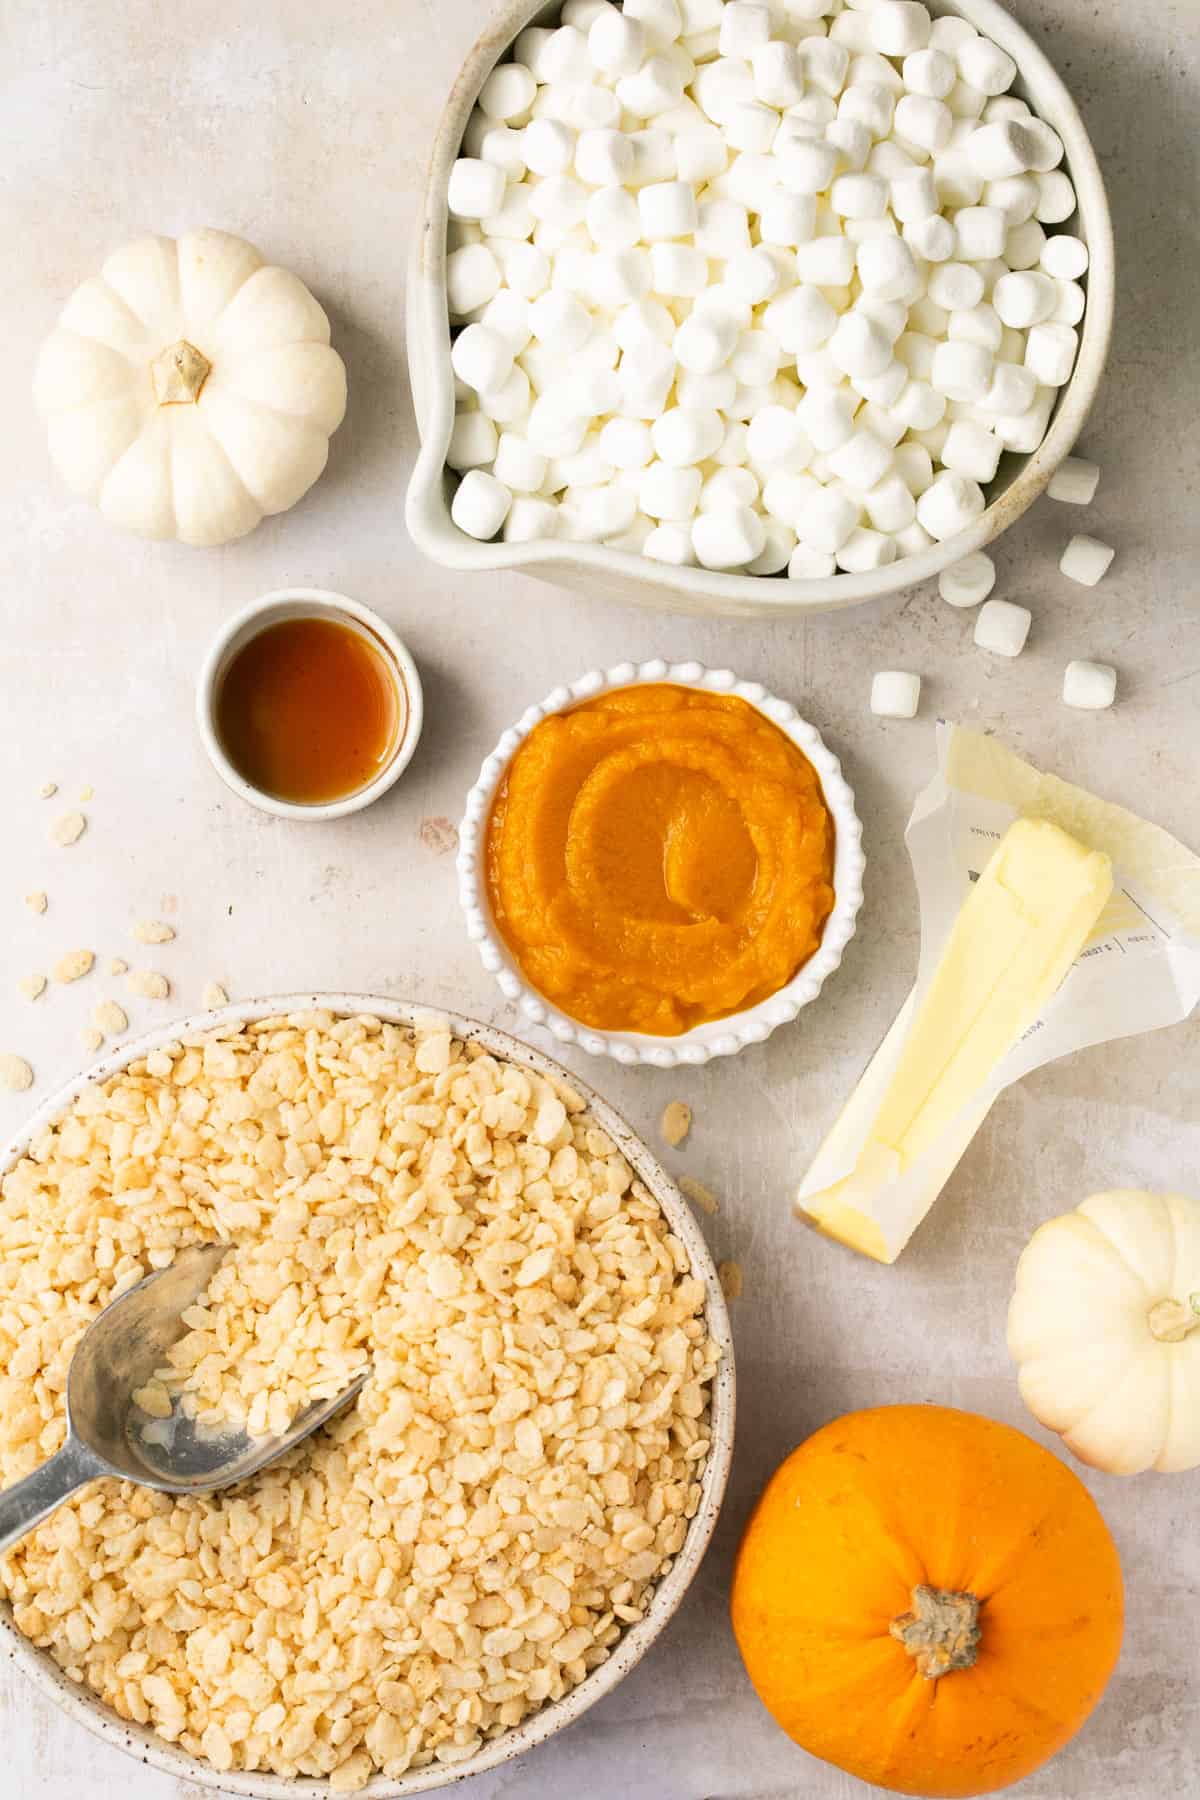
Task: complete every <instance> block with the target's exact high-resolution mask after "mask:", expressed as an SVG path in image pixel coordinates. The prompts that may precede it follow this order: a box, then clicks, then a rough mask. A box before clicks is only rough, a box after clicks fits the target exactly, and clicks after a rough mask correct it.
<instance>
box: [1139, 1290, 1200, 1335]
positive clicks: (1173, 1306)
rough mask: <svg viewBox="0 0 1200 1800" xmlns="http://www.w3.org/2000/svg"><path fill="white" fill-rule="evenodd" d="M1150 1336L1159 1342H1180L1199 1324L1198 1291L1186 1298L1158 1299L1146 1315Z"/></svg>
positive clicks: (1199, 1306) (1199, 1303)
mask: <svg viewBox="0 0 1200 1800" xmlns="http://www.w3.org/2000/svg"><path fill="white" fill-rule="evenodd" d="M1147 1323H1148V1324H1149V1326H1150V1335H1151V1337H1156V1338H1157V1339H1158V1341H1159V1343H1160V1344H1181V1343H1182V1342H1183V1340H1184V1338H1185V1337H1186V1336H1187V1335H1188V1332H1189V1331H1195V1330H1196V1328H1197V1327H1198V1326H1200V1293H1195V1294H1189V1295H1188V1297H1187V1299H1186V1300H1160V1301H1159V1302H1158V1304H1157V1306H1152V1307H1151V1308H1150V1312H1149V1315H1148V1317H1147Z"/></svg>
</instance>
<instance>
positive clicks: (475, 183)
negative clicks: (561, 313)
mask: <svg viewBox="0 0 1200 1800" xmlns="http://www.w3.org/2000/svg"><path fill="white" fill-rule="evenodd" d="M503 198H504V170H503V169H498V168H497V167H496V165H495V164H494V163H486V162H481V161H480V160H479V158H478V157H474V156H460V157H459V159H458V161H457V162H456V163H454V164H453V166H452V167H451V170H450V178H449V180H448V182H447V183H446V206H447V209H448V211H449V213H450V216H451V218H453V219H486V218H487V216H488V214H489V213H494V212H495V211H496V209H497V207H498V206H499V205H500V202H501V201H502V200H503ZM497 529H499V527H497Z"/></svg>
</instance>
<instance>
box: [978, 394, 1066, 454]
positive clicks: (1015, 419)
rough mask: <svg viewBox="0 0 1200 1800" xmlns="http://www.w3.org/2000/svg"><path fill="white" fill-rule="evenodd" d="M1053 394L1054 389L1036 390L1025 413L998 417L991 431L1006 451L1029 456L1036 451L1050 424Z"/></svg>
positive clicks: (1002, 414)
mask: <svg viewBox="0 0 1200 1800" xmlns="http://www.w3.org/2000/svg"><path fill="white" fill-rule="evenodd" d="M1055 392H1056V390H1055V389H1054V388H1038V389H1037V390H1036V393H1035V398H1034V400H1033V402H1032V404H1031V405H1030V406H1029V407H1028V408H1027V409H1026V411H1025V412H1023V413H1016V414H1009V413H1001V414H999V415H998V417H997V418H996V421H995V423H994V425H993V426H992V430H993V431H994V432H995V434H996V436H997V437H998V438H999V439H1000V442H1001V443H1002V444H1003V445H1004V448H1005V449H1006V450H1020V451H1022V452H1023V453H1025V454H1029V453H1032V452H1033V451H1034V450H1036V449H1037V447H1038V445H1039V444H1040V443H1041V441H1042V439H1043V438H1044V437H1045V435H1046V427H1047V425H1048V424H1049V423H1050V414H1051V412H1052V411H1053V408H1054V399H1055Z"/></svg>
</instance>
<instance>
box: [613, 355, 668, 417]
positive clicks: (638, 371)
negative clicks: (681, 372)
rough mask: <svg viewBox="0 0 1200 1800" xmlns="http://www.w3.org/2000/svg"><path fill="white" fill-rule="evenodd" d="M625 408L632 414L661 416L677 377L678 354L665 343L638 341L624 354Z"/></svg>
mask: <svg viewBox="0 0 1200 1800" xmlns="http://www.w3.org/2000/svg"><path fill="white" fill-rule="evenodd" d="M617 373H618V375H619V377H620V381H621V410H622V412H624V413H625V414H626V415H627V416H628V417H629V418H634V419H657V418H658V416H659V414H660V413H661V412H662V411H663V410H664V409H665V407H666V404H667V395H668V394H669V393H670V391H671V383H672V382H673V381H674V379H675V358H674V356H673V355H672V354H671V352H670V350H668V349H667V347H666V345H665V344H659V343H653V342H650V341H647V342H645V343H642V344H635V345H634V347H633V349H632V350H626V351H625V353H624V354H623V356H622V357H621V366H620V368H619V369H618V371H617Z"/></svg>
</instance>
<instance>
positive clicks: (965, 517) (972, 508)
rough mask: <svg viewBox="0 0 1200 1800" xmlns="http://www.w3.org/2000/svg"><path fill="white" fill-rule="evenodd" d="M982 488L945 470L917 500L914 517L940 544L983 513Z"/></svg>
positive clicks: (961, 476) (976, 483) (964, 477)
mask: <svg viewBox="0 0 1200 1800" xmlns="http://www.w3.org/2000/svg"><path fill="white" fill-rule="evenodd" d="M985 504H986V502H985V500H984V497H983V489H982V488H981V487H980V486H979V484H978V482H975V481H972V480H971V479H970V477H969V476H966V475H955V474H954V473H953V471H951V470H945V471H943V472H942V473H941V474H940V475H938V476H936V477H935V478H934V480H933V481H931V482H930V484H929V486H928V487H927V488H926V489H925V492H924V493H923V494H922V495H921V497H920V499H919V500H918V501H917V518H918V520H919V521H920V523H921V524H922V525H923V526H924V527H925V529H926V531H927V532H928V533H929V535H930V537H932V538H936V539H937V541H938V543H939V544H940V543H943V542H944V541H945V540H946V539H947V538H952V537H954V536H956V535H957V533H958V532H960V531H965V530H966V528H967V526H968V525H970V524H972V523H973V522H974V521H975V520H976V519H977V518H978V517H979V515H980V513H981V512H982V511H983V509H984V506H985Z"/></svg>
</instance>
